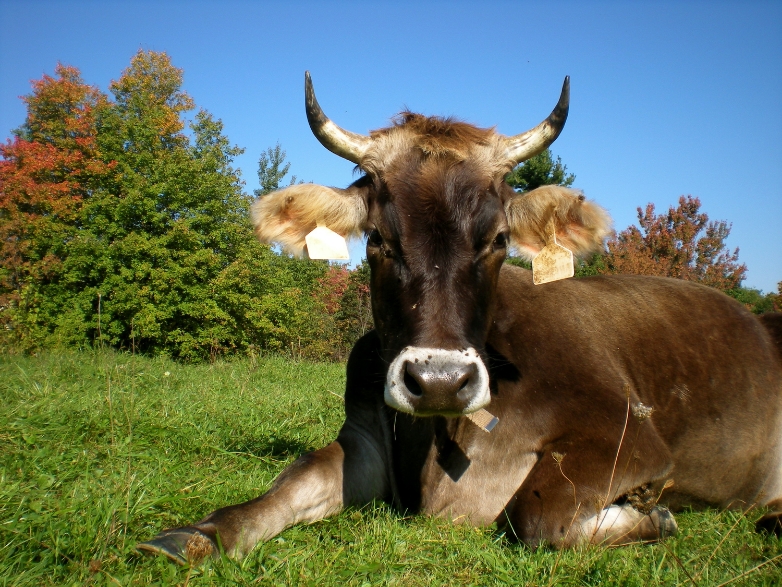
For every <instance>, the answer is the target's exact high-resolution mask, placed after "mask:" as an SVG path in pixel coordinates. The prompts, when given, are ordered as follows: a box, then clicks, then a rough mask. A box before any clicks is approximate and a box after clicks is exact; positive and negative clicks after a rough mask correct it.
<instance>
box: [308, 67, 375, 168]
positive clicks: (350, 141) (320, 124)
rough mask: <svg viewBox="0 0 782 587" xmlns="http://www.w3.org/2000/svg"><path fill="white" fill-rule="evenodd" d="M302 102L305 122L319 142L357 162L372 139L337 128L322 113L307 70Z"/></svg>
mask: <svg viewBox="0 0 782 587" xmlns="http://www.w3.org/2000/svg"><path fill="white" fill-rule="evenodd" d="M304 102H305V104H306V107H307V122H309V123H310V128H311V129H312V134H314V135H315V137H316V138H317V139H318V140H319V141H320V144H321V145H323V146H324V147H326V148H327V149H328V150H329V151H331V152H332V153H334V154H335V155H339V156H340V157H342V158H344V159H347V160H348V161H352V162H353V163H359V162H360V161H361V157H363V156H364V153H366V151H367V148H368V147H369V145H370V144H371V142H372V139H370V138H369V137H366V136H364V135H359V134H356V133H352V132H350V131H347V130H344V129H341V128H339V127H338V126H337V125H336V124H334V123H333V122H332V121H331V120H330V119H329V117H328V116H326V115H325V114H324V113H323V110H321V108H320V104H318V100H317V98H315V90H314V89H312V78H311V77H310V72H309V71H305V72H304Z"/></svg>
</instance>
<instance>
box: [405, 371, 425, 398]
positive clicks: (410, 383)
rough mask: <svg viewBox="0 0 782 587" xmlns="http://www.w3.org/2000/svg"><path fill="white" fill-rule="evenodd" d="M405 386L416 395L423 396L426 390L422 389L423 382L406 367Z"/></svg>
mask: <svg viewBox="0 0 782 587" xmlns="http://www.w3.org/2000/svg"><path fill="white" fill-rule="evenodd" d="M405 387H407V390H408V391H409V392H410V393H412V394H413V395H415V396H418V397H421V396H422V395H423V393H424V390H423V389H421V384H420V383H418V380H417V379H416V378H415V377H413V376H412V375H411V374H410V371H408V370H407V369H405Z"/></svg>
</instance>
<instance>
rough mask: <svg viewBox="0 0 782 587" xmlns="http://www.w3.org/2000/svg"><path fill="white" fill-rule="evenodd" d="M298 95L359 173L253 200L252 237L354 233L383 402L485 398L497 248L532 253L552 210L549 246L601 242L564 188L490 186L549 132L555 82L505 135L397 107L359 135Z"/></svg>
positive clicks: (431, 406) (409, 408) (453, 406)
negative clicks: (546, 101)
mask: <svg viewBox="0 0 782 587" xmlns="http://www.w3.org/2000/svg"><path fill="white" fill-rule="evenodd" d="M306 92H307V107H308V112H307V113H308V118H309V120H310V125H311V126H312V127H313V131H314V132H315V134H316V136H318V138H319V139H320V140H321V142H322V143H323V144H324V145H325V146H326V147H328V148H329V149H330V150H332V151H334V152H335V153H337V154H339V155H341V156H343V157H345V158H348V159H350V160H351V161H354V162H356V163H357V164H358V166H359V168H360V169H361V170H362V171H363V172H364V175H363V177H362V178H361V179H359V180H358V181H356V182H355V183H354V184H353V185H352V186H350V187H349V188H347V189H346V190H338V189H335V188H326V187H322V186H313V185H301V186H293V187H290V188H286V189H284V190H280V191H279V192H275V193H274V194H271V195H269V196H266V197H264V198H262V199H260V200H259V201H258V202H257V203H256V204H255V206H254V210H253V214H254V220H255V224H256V233H257V234H258V236H259V237H260V238H261V239H262V240H264V241H266V242H278V243H281V244H282V245H283V246H284V247H285V248H286V249H288V250H290V251H293V252H301V251H302V250H303V247H304V236H305V235H306V234H307V233H308V232H309V231H311V230H312V229H314V228H315V226H317V225H319V224H323V225H326V226H328V227H329V228H331V229H332V230H334V231H336V232H338V233H340V234H343V235H346V236H347V235H350V234H356V233H360V232H363V233H364V234H365V235H366V237H367V260H368V262H369V264H370V267H371V270H372V278H371V292H372V308H373V314H374V319H375V327H376V329H377V332H378V334H379V336H380V340H381V344H382V349H383V353H384V355H385V356H384V358H385V360H386V361H387V362H388V363H389V365H390V366H389V370H388V374H387V378H386V388H385V400H386V403H387V404H388V405H390V406H391V407H393V408H395V409H398V410H400V411H403V412H408V413H412V414H418V415H432V414H443V415H461V414H467V413H471V412H474V411H476V410H478V409H480V408H481V407H484V406H486V405H487V404H488V403H489V402H490V400H491V397H490V394H489V377H488V372H487V370H486V366H485V364H484V362H483V359H482V354H483V352H484V342H485V340H486V336H487V333H488V330H489V327H490V324H491V316H492V311H493V305H494V297H495V292H496V289H497V280H498V278H499V272H500V267H501V266H502V263H503V260H504V259H505V256H506V253H507V247H508V246H509V244H510V243H511V242H512V243H513V245H514V246H515V247H517V248H518V249H519V250H521V251H523V252H526V253H528V254H534V253H536V252H537V251H538V250H540V248H542V246H543V245H544V242H545V236H544V229H545V225H546V224H547V222H548V221H549V220H550V219H552V218H553V219H554V221H555V225H556V227H557V232H558V240H559V241H560V243H564V244H565V245H566V246H569V247H570V248H572V249H574V252H576V253H586V252H589V251H591V250H593V249H595V248H597V247H599V246H601V245H602V241H603V238H604V237H605V235H606V234H607V232H608V230H609V224H610V220H609V219H608V217H607V215H605V213H604V212H603V211H602V210H601V209H600V208H598V207H597V206H595V205H594V204H591V203H587V202H584V199H583V196H581V195H580V194H579V193H578V192H574V191H573V190H568V189H565V188H559V187H547V188H541V189H539V190H536V191H535V192H530V193H529V194H517V193H515V192H514V191H513V190H512V189H511V188H510V187H509V186H508V185H507V184H506V183H505V181H504V177H505V175H506V174H507V173H508V172H509V171H510V170H511V169H512V167H513V166H514V165H515V164H516V163H517V162H518V161H519V160H523V159H526V158H528V157H530V156H532V155H534V154H535V153H536V152H539V151H540V150H542V149H544V148H546V147H547V146H548V144H550V142H552V141H553V140H554V138H556V136H557V135H558V134H559V131H560V130H561V128H562V125H563V124H564V119H565V116H566V113H567V100H568V96H567V81H566V85H565V87H564V88H563V95H562V97H561V98H560V103H559V104H558V106H557V108H556V109H555V110H554V112H553V113H552V115H551V116H550V117H549V118H548V119H547V120H546V121H544V122H543V123H541V125H539V126H538V127H536V128H535V129H533V130H532V131H528V132H527V133H524V134H522V135H518V136H517V137H512V138H508V137H504V136H502V135H499V134H497V133H495V132H494V131H493V130H486V129H479V128H476V127H474V126H472V125H468V124H465V123H461V122H456V121H453V120H450V119H440V118H427V117H423V116H420V115H416V114H411V113H403V114H402V115H400V117H399V118H398V120H397V121H396V123H395V124H394V125H393V126H391V127H389V128H387V129H383V130H380V131H375V132H373V133H372V134H371V135H370V136H369V137H363V136H361V135H354V134H353V133H349V132H347V131H343V130H342V129H339V128H338V127H336V125H334V123H332V122H331V121H330V120H328V119H327V118H326V117H325V115H323V113H322V111H321V110H320V107H319V106H318V105H317V101H315V97H314V93H313V92H312V88H311V84H310V83H309V78H307V85H306Z"/></svg>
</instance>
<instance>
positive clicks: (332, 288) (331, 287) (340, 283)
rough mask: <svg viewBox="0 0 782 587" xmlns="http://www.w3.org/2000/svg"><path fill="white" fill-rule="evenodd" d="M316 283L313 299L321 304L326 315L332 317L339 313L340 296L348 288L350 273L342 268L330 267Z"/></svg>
mask: <svg viewBox="0 0 782 587" xmlns="http://www.w3.org/2000/svg"><path fill="white" fill-rule="evenodd" d="M317 281H318V285H317V287H316V289H315V297H316V298H317V299H318V300H319V301H320V302H321V303H322V304H323V307H324V308H325V309H326V313H327V314H329V315H330V316H333V315H334V314H336V313H337V312H338V311H339V309H340V306H341V302H342V296H343V295H345V292H346V291H347V289H348V287H349V286H350V271H348V270H347V269H345V268H344V267H337V266H335V265H331V266H329V268H328V271H326V275H324V276H323V277H321V278H319V279H318V280H317Z"/></svg>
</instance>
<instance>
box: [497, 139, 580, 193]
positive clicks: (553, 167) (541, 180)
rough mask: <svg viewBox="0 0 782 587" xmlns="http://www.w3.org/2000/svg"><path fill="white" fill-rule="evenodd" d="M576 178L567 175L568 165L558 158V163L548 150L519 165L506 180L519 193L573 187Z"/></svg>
mask: <svg viewBox="0 0 782 587" xmlns="http://www.w3.org/2000/svg"><path fill="white" fill-rule="evenodd" d="M575 180H576V176H575V175H573V174H572V173H567V165H564V164H563V163H562V159H561V158H560V157H557V159H556V161H555V160H554V156H553V155H552V153H551V149H546V150H545V151H543V152H542V153H538V154H537V155H535V156H534V157H532V158H530V159H527V160H526V161H524V162H523V163H520V164H519V165H517V166H516V167H515V168H514V169H513V171H511V172H510V173H509V174H508V176H507V177H506V178H505V181H507V182H508V183H509V184H510V186H511V187H512V188H513V189H515V190H516V191H517V192H529V191H532V190H534V189H535V188H538V187H540V186H542V185H562V186H565V187H568V186H571V185H573V182H574V181H575Z"/></svg>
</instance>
